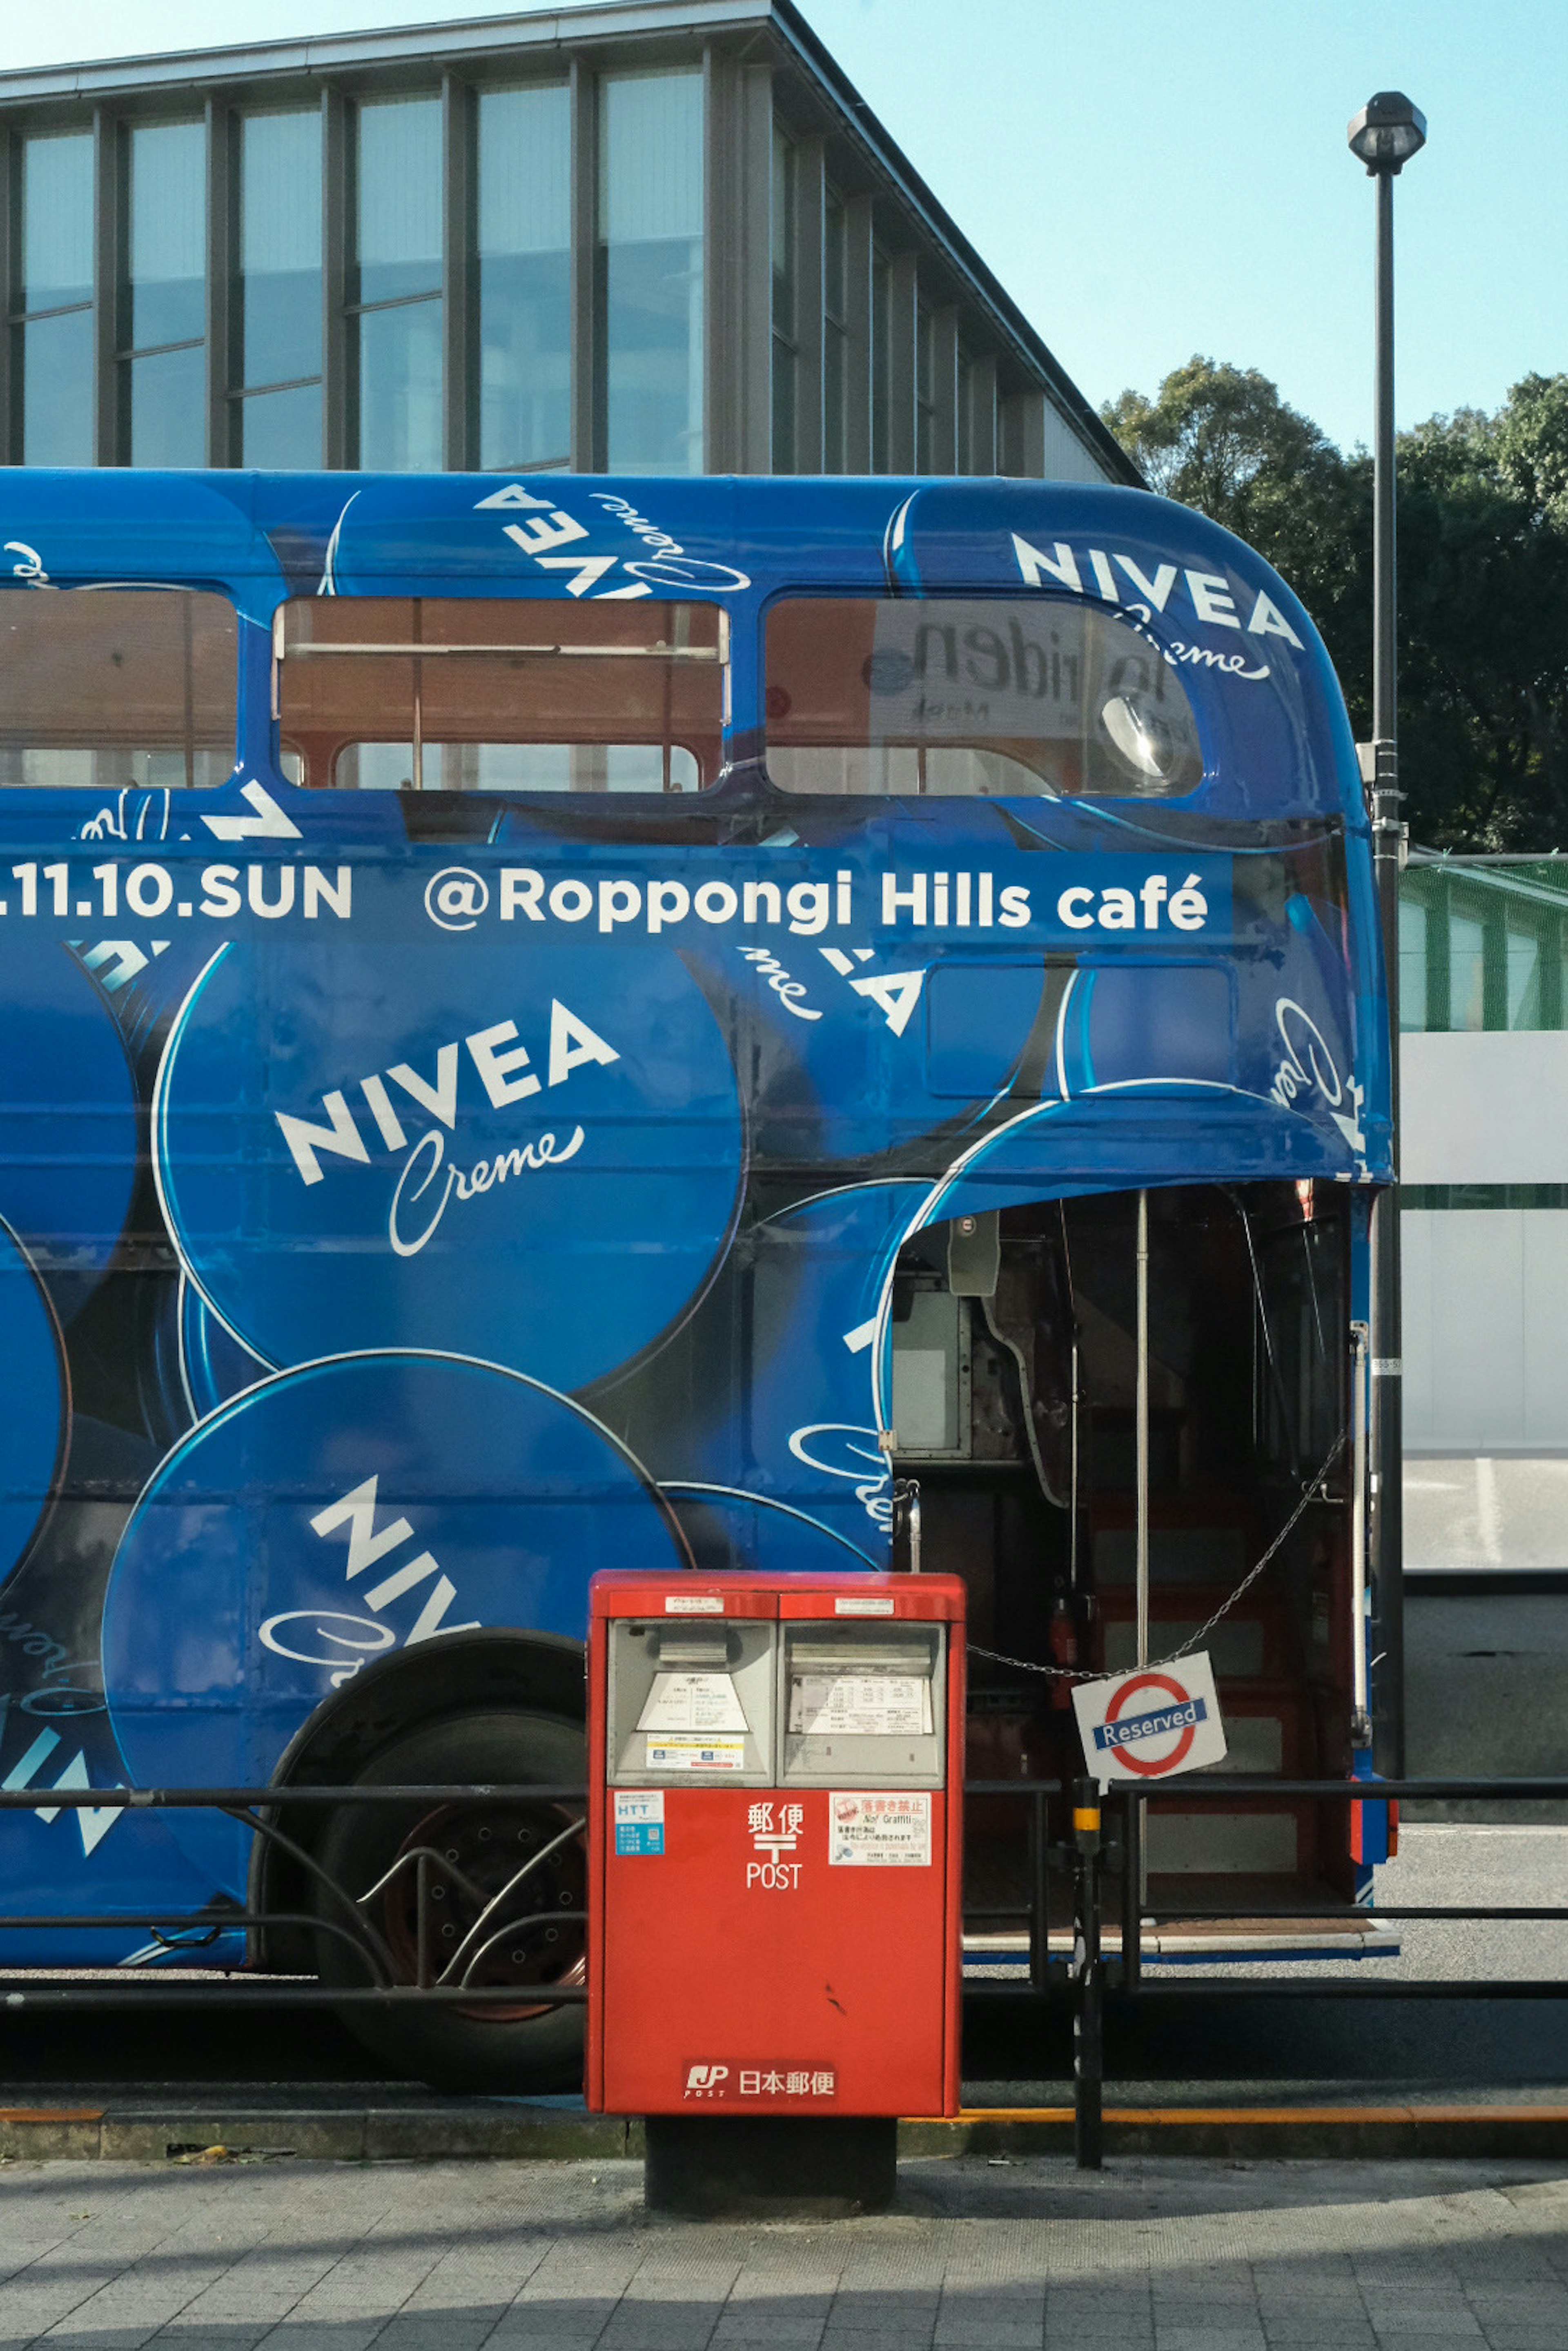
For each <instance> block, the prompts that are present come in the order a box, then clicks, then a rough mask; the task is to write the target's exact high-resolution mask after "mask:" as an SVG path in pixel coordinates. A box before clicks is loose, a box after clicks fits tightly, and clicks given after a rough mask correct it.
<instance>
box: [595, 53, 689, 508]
mask: <svg viewBox="0 0 1568 2351" xmlns="http://www.w3.org/2000/svg"><path fill="white" fill-rule="evenodd" d="M600 109H601V111H600V189H599V206H600V212H599V217H600V235H601V252H600V289H601V324H602V330H603V331H602V336H601V343H602V348H603V352H604V360H603V366H604V380H603V383H602V386H601V416H602V438H603V444H604V451H605V458H606V462H607V464H608V465H610V467H611V469H612V471H613V472H617V473H627V474H652V473H668V474H700V473H701V471H702V466H703V423H702V416H703V401H702V353H703V211H702V183H703V94H702V78H701V76H700V75H699V74H695V73H679V74H669V73H646V74H612V75H609V76H607V77H606V78H605V79H604V80H603V81H602V82H601V85H600Z"/></svg>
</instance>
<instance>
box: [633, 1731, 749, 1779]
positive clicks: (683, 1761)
mask: <svg viewBox="0 0 1568 2351" xmlns="http://www.w3.org/2000/svg"><path fill="white" fill-rule="evenodd" d="M745 1769H746V1741H745V1740H744V1739H724V1738H718V1739H679V1738H670V1737H667V1736H661V1735H659V1734H657V1733H651V1734H650V1735H649V1739H648V1746H647V1759H646V1761H644V1763H643V1770H644V1771H745Z"/></svg>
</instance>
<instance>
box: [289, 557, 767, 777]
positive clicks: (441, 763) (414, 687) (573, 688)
mask: <svg viewBox="0 0 1568 2351" xmlns="http://www.w3.org/2000/svg"><path fill="white" fill-rule="evenodd" d="M273 650H274V669H273V677H274V688H273V691H274V697H275V707H276V710H277V717H278V721H279V730H280V736H281V744H282V749H281V757H282V759H283V761H284V765H285V771H286V772H287V773H288V774H289V775H291V776H292V777H295V778H298V780H300V781H302V782H304V783H306V784H308V785H311V786H314V787H318V788H319V787H322V786H327V785H331V786H335V787H336V788H337V789H339V790H350V791H352V790H360V791H365V790H376V789H385V790H394V791H397V790H402V791H411V790H412V791H465V792H518V793H528V792H565V791H577V792H695V791H700V790H701V789H702V788H703V786H704V785H705V784H710V783H712V782H713V780H714V778H716V775H717V774H718V769H719V761H720V756H721V738H722V735H723V727H724V662H725V656H726V650H727V648H726V624H725V620H724V615H723V613H722V611H720V609H719V607H718V606H717V605H713V604H666V603H658V602H655V601H653V600H652V599H651V598H649V599H639V600H637V601H634V602H631V603H612V604H611V605H610V606H609V607H608V608H607V607H606V606H605V605H603V604H589V605H578V604H570V603H564V602H562V603H556V602H549V603H546V602H544V601H538V600H536V601H524V600H522V599H519V598H513V597H508V598H507V599H505V600H504V601H503V600H502V599H500V598H473V597H435V596H419V597H409V596H401V597H399V596H355V597H330V598H325V597H318V598H311V599H308V600H301V601H299V602H298V603H292V604H286V605H285V606H284V607H283V608H282V610H281V611H279V613H278V614H277V620H276V622H275V626H274V635H273Z"/></svg>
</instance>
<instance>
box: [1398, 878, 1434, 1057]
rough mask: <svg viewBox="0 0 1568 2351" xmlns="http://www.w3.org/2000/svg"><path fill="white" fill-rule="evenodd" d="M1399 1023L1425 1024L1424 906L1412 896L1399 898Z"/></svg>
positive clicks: (1413, 1026) (1404, 1026)
mask: <svg viewBox="0 0 1568 2351" xmlns="http://www.w3.org/2000/svg"><path fill="white" fill-rule="evenodd" d="M1399 1026H1400V1027H1401V1029H1425V1027H1426V1026H1427V909H1426V907H1425V906H1424V905H1421V904H1419V903H1418V902H1417V901H1416V900H1415V899H1411V898H1402V899H1401V900H1400V902H1399Z"/></svg>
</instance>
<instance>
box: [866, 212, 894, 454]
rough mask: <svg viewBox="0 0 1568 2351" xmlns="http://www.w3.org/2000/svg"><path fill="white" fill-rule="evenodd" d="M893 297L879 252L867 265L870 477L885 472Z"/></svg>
mask: <svg viewBox="0 0 1568 2351" xmlns="http://www.w3.org/2000/svg"><path fill="white" fill-rule="evenodd" d="M892 298H893V273H892V271H891V270H890V269H889V267H888V263H887V256H886V254H885V253H883V252H881V251H880V250H879V251H877V252H875V253H873V256H872V264H871V469H872V472H873V474H885V473H886V471H887V428H888V413H887V407H888V342H889V340H890V336H891V331H892V321H891V319H890V318H889V316H888V307H889V304H890V303H891V301H892Z"/></svg>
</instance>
